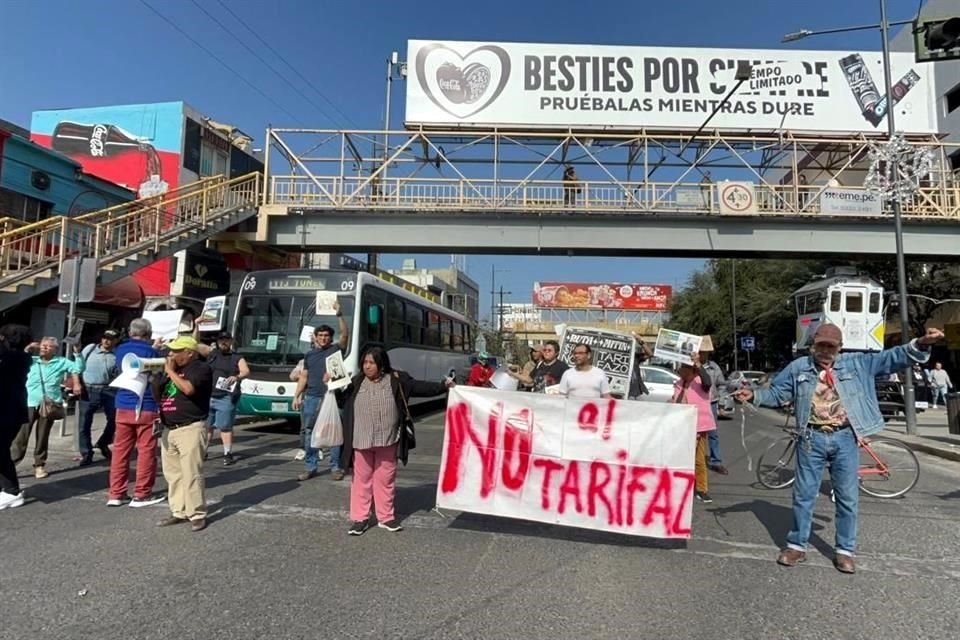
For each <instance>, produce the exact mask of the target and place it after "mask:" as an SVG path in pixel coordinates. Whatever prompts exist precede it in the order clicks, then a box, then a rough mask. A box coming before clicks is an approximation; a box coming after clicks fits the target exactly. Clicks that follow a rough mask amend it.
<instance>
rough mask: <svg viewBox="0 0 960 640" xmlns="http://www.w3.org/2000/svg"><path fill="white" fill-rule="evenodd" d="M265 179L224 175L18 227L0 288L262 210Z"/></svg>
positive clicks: (7, 246) (0, 242) (6, 237)
mask: <svg viewBox="0 0 960 640" xmlns="http://www.w3.org/2000/svg"><path fill="white" fill-rule="evenodd" d="M261 179H262V177H261V175H260V174H259V173H251V174H248V175H246V176H241V177H238V178H234V179H232V180H225V179H223V177H222V176H218V177H215V178H208V179H204V180H201V181H199V182H196V183H192V184H189V185H185V186H183V187H180V188H178V189H176V190H173V191H170V192H168V193H165V194H163V195H159V196H155V197H152V198H144V199H141V200H136V201H133V202H128V203H124V204H122V205H118V206H114V207H110V208H109V209H103V210H101V211H94V212H91V213H88V214H84V215H82V216H77V217H75V218H68V217H64V216H60V217H56V218H50V219H47V220H41V221H39V222H35V223H32V224H28V225H24V226H21V227H15V228H12V229H10V230H8V231H5V232H3V233H2V234H0V286H8V285H9V284H11V283H14V282H17V281H19V280H21V279H24V278H27V277H29V276H31V275H33V274H36V273H41V272H43V271H46V270H48V269H54V270H56V271H57V272H59V270H60V268H61V266H62V265H63V261H64V260H66V259H68V258H77V257H81V258H97V259H98V260H99V261H100V265H101V267H102V266H103V265H105V264H110V263H111V262H114V261H117V260H120V259H122V258H125V257H127V256H130V255H133V254H136V253H137V252H139V251H142V250H143V249H145V248H151V247H152V248H153V249H154V250H158V249H159V247H160V244H161V243H163V242H165V241H167V240H169V239H172V238H174V237H177V236H179V235H181V234H183V233H186V232H187V231H189V230H191V229H203V228H205V227H206V226H207V225H209V224H211V223H214V222H216V221H217V220H219V219H220V218H221V217H223V216H227V215H230V214H231V213H233V211H234V210H235V209H236V208H237V207H241V206H245V205H246V206H256V205H257V203H258V199H259V197H260V188H261Z"/></svg>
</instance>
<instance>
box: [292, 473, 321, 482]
mask: <svg viewBox="0 0 960 640" xmlns="http://www.w3.org/2000/svg"><path fill="white" fill-rule="evenodd" d="M316 475H317V472H316V471H304V472H303V473H301V474H300V475H298V476H297V482H306V481H307V480H309V479H310V478H312V477H314V476H316Z"/></svg>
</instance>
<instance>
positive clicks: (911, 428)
mask: <svg viewBox="0 0 960 640" xmlns="http://www.w3.org/2000/svg"><path fill="white" fill-rule="evenodd" d="M912 22H913V20H899V21H896V22H893V23H890V22H888V21H887V2H886V0H880V23H879V24H871V25H861V26H858V27H841V28H838V29H825V30H823V31H811V30H809V29H801V30H800V31H796V32H794V33H788V34H786V35H785V36H784V37H783V42H795V41H797V40H801V39H803V38H806V37H807V36H815V35H821V34H826V33H845V32H848V31H863V30H867V29H880V36H881V43H882V45H883V84H884V89H885V91H884V92H885V94H886V100H887V135H888V138H889V140H893V138H894V136H895V134H896V123H895V122H894V113H893V111H894V110H893V105H894V97H893V90H892V77H891V73H890V40H889V34H888V31H889V28H890V26H896V25H901V24H911V23H912ZM891 172H892V178H893V181H896V180H897V177H898V173H899V168H898V167H897V165H896V163H892V166H891ZM892 205H893V228H894V236H895V238H896V246H897V293H898V296H899V298H900V299H901V300H905V299H906V297H907V266H906V259H905V257H904V253H903V216H902V214H901V210H900V200H899V199H898V198H894V199H893V201H892ZM909 321H910V318H909V317H908V313H907V305H906V304H901V305H900V344H907V342H908V340H907V338H908V335H909V334H908V332H909ZM904 378H905V380H904V383H903V402H904V407H903V414H904V418H905V419H906V423H907V433H909V434H911V435H915V434H916V433H917V410H916V404H915V402H914V400H915V395H916V394H915V392H914V388H913V377H912V376H904Z"/></svg>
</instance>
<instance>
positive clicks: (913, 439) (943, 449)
mask: <svg viewBox="0 0 960 640" xmlns="http://www.w3.org/2000/svg"><path fill="white" fill-rule="evenodd" d="M881 435H884V436H887V437H890V438H894V439H896V440H900V441H901V442H903V443H904V444H906V445H907V446H908V447H910V448H911V449H913V450H914V451H921V452H923V453H926V454H929V455H932V456H937V457H939V458H945V459H947V460H956V461H960V435H953V434H951V433H949V431H948V430H947V412H946V410H944V409H927V410H926V411H924V412H923V413H918V414H917V435H915V436H911V435H907V426H906V424H905V423H904V422H903V421H902V420H891V421H890V422H888V423H887V428H886V429H884V430H883V432H882V434H881Z"/></svg>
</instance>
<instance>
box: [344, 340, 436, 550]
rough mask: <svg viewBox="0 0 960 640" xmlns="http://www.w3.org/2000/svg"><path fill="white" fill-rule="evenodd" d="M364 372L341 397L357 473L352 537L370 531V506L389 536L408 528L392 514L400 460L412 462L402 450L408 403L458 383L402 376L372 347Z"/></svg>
mask: <svg viewBox="0 0 960 640" xmlns="http://www.w3.org/2000/svg"><path fill="white" fill-rule="evenodd" d="M361 362H362V368H363V373H361V374H358V375H356V376H354V377H353V380H352V381H351V383H350V386H348V387H346V388H344V389H343V390H341V391H340V392H338V393H339V396H340V399H341V401H344V402H345V404H346V406H345V407H344V411H343V452H342V454H341V462H342V463H343V468H344V469H345V470H346V469H350V468H351V467H352V468H353V484H352V486H351V487H350V520H351V521H352V523H351V525H350V529H349V531H348V532H347V533H349V534H350V535H352V536H360V535H363V533H364V531H366V530H367V529H368V528H369V527H370V503H371V502H373V503H374V504H375V506H376V512H377V526H378V527H380V528H382V529H386V530H387V531H392V532H396V531H401V530H402V529H403V527H402V526H401V525H400V522H399V521H398V520H397V518H396V515H395V514H394V511H393V499H394V495H395V492H396V479H397V459H398V458H399V459H400V460H402V462H403V463H404V464H406V463H407V457H406V453H407V449H406V447H403V446H400V447H398V445H399V444H401V442H400V440H401V433H400V432H401V428H402V426H403V422H404V419H405V418H406V417H407V416H408V415H409V412H408V410H407V400H406V399H407V398H410V397H412V396H426V397H431V396H439V395H442V394H444V393H446V391H447V388H448V387H450V386H452V385H453V382H451V381H448V382H437V383H434V382H421V381H419V380H414V379H413V378H411V377H410V376H409V375H408V374H406V373H404V372H403V371H394V370H393V368H392V367H391V366H390V358H389V357H388V356H387V352H386V351H384V350H383V349H382V348H381V347H371V348H370V349H369V350H368V351H367V352H366V353H365V354H364V356H363V359H362V361H361Z"/></svg>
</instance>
